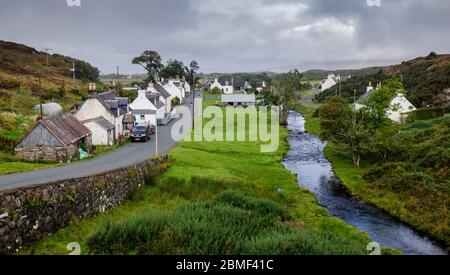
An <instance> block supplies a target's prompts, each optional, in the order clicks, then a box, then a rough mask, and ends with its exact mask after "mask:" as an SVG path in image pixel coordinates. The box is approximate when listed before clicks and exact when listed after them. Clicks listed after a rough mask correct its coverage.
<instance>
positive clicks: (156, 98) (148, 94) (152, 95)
mask: <svg viewBox="0 0 450 275" xmlns="http://www.w3.org/2000/svg"><path fill="white" fill-rule="evenodd" d="M160 96H161V95H160V94H159V93H158V94H155V93H151V92H146V93H145V97H146V98H148V100H150V102H151V103H152V104H153V105H155V107H156V109H161V108H162V107H164V103H162V102H161V100H159V97H160ZM155 101H156V104H155Z"/></svg>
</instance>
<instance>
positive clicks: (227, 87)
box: [222, 81, 234, 95]
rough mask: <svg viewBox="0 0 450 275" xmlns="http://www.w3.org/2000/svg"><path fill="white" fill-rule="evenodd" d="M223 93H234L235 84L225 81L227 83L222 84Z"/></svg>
mask: <svg viewBox="0 0 450 275" xmlns="http://www.w3.org/2000/svg"><path fill="white" fill-rule="evenodd" d="M222 93H223V94H225V95H230V94H233V93H234V87H233V85H230V82H228V81H225V83H224V84H223V85H222Z"/></svg>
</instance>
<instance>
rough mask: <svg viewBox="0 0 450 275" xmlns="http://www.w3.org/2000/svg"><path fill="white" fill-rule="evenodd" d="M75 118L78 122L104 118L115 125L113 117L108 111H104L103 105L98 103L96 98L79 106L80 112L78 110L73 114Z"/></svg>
mask: <svg viewBox="0 0 450 275" xmlns="http://www.w3.org/2000/svg"><path fill="white" fill-rule="evenodd" d="M75 117H76V118H77V119H78V120H79V121H83V120H88V119H93V118H97V117H104V118H105V119H106V120H107V121H109V122H111V123H112V124H114V123H115V121H114V116H113V115H112V114H111V113H110V112H109V111H108V110H106V108H105V107H104V106H103V104H101V103H100V101H98V99H96V98H93V99H88V100H86V102H84V104H83V105H81V108H80V110H78V112H77V113H76V114H75Z"/></svg>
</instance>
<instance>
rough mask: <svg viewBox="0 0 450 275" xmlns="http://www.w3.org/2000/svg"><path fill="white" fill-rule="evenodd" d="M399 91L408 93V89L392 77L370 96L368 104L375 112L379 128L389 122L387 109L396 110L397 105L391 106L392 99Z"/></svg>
mask: <svg viewBox="0 0 450 275" xmlns="http://www.w3.org/2000/svg"><path fill="white" fill-rule="evenodd" d="M397 93H404V94H406V91H405V89H404V88H403V84H402V83H401V82H400V81H399V80H398V79H397V78H391V79H388V80H386V82H385V83H384V85H383V86H382V87H381V88H379V89H377V90H376V91H375V92H374V93H373V94H372V95H371V96H370V97H369V98H368V100H367V102H366V104H367V106H368V107H369V109H371V110H372V111H373V113H374V114H375V118H376V121H375V122H376V127H377V128H379V127H382V126H384V125H386V124H389V120H388V118H387V116H386V111H387V110H388V109H390V108H391V109H393V111H395V108H396V106H391V101H392V99H393V98H394V97H395V96H396V95H397Z"/></svg>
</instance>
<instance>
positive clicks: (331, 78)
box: [320, 74, 338, 92]
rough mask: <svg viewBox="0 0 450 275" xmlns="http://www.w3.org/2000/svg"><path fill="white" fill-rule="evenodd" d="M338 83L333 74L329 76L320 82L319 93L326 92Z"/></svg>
mask: <svg viewBox="0 0 450 275" xmlns="http://www.w3.org/2000/svg"><path fill="white" fill-rule="evenodd" d="M337 83H338V79H337V78H336V76H335V75H334V74H329V75H328V78H327V79H326V80H324V81H323V82H322V85H321V86H320V90H321V92H323V91H326V90H328V89H330V88H332V87H333V86H335V85H336V84H337Z"/></svg>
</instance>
